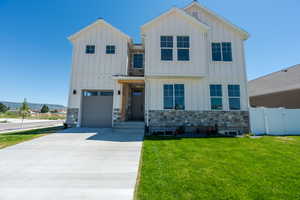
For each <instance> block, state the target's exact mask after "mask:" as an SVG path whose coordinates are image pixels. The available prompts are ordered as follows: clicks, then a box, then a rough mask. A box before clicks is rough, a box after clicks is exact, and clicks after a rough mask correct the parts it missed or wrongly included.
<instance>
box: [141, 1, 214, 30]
mask: <svg viewBox="0 0 300 200" xmlns="http://www.w3.org/2000/svg"><path fill="white" fill-rule="evenodd" d="M173 12H175V13H178V14H180V15H181V16H182V17H185V18H186V19H187V20H189V21H190V22H191V23H192V24H194V25H198V26H199V27H201V28H202V29H204V30H205V31H208V30H209V29H210V27H209V26H208V25H206V24H203V23H201V22H200V21H198V20H197V19H195V18H194V17H192V16H190V15H188V14H187V13H186V12H185V11H183V10H182V9H179V8H176V7H173V8H172V9H170V10H169V11H167V12H165V13H163V14H162V15H160V16H158V17H156V18H154V19H153V20H151V21H149V22H147V23H146V24H144V25H143V26H142V27H141V30H142V32H143V31H145V30H146V29H147V28H149V27H150V26H151V25H153V24H155V23H156V22H158V21H159V20H161V19H162V18H164V17H166V16H168V15H169V14H171V13H173Z"/></svg>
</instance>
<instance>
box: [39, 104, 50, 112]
mask: <svg viewBox="0 0 300 200" xmlns="http://www.w3.org/2000/svg"><path fill="white" fill-rule="evenodd" d="M48 112H49V107H48V106H47V105H43V107H42V109H41V113H48Z"/></svg>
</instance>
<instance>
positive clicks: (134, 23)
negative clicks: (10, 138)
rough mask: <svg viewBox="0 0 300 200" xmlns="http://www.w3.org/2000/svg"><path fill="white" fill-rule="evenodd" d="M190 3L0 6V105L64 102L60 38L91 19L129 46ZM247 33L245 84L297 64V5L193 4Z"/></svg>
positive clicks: (65, 57) (231, 0)
mask: <svg viewBox="0 0 300 200" xmlns="http://www.w3.org/2000/svg"><path fill="white" fill-rule="evenodd" d="M190 2H191V0H151V1H150V0H110V1H105V0H26V1H23V0H0V19H1V20H0V27H1V31H0V69H1V73H0V100H7V101H22V100H23V98H27V99H28V101H30V102H36V103H56V104H63V105H66V104H67V95H68V87H69V78H70V69H71V50H72V47H71V44H70V42H69V41H68V40H67V39H66V38H67V36H69V35H71V34H73V33H75V32H76V31H78V30H80V29H81V28H83V27H84V26H86V25H89V24H90V23H92V22H93V21H95V20H96V19H97V18H99V17H103V18H104V19H105V20H106V21H108V22H109V23H111V24H112V25H114V26H116V27H117V28H119V29H121V30H122V31H123V32H125V33H127V34H128V35H129V36H131V37H132V38H134V40H135V42H139V41H140V35H139V34H140V26H141V25H143V24H144V23H146V22H147V21H149V20H151V19H152V18H154V17H156V16H158V15H160V14H161V13H163V12H164V11H167V10H168V9H169V8H171V7H172V6H178V7H184V6H185V5H187V4H188V3H190ZM199 2H200V3H202V4H203V5H204V6H206V7H208V8H210V9H211V10H213V11H215V12H216V13H218V14H219V15H221V16H224V17H225V18H226V19H228V20H230V21H231V22H233V23H234V24H236V25H238V26H240V27H242V28H243V29H245V30H247V31H248V32H249V33H250V34H251V38H250V39H249V40H248V41H247V42H246V60H247V70H248V78H249V79H253V78H256V77H259V76H262V75H265V74H268V73H270V72H273V71H277V70H280V69H282V68H284V67H289V66H292V65H295V64H300V39H299V36H300V26H299V20H300V12H299V8H300V1H299V0H285V1H283V0H252V1H238V0H226V1H220V0H199Z"/></svg>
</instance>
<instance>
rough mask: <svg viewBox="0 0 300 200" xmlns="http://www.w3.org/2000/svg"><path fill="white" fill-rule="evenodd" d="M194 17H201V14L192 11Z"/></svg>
mask: <svg viewBox="0 0 300 200" xmlns="http://www.w3.org/2000/svg"><path fill="white" fill-rule="evenodd" d="M192 15H193V17H195V18H197V19H199V14H198V12H197V11H194V12H192Z"/></svg>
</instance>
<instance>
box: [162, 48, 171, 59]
mask: <svg viewBox="0 0 300 200" xmlns="http://www.w3.org/2000/svg"><path fill="white" fill-rule="evenodd" d="M161 60H165V61H171V60H173V49H161Z"/></svg>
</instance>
